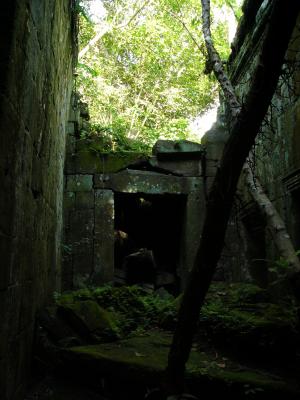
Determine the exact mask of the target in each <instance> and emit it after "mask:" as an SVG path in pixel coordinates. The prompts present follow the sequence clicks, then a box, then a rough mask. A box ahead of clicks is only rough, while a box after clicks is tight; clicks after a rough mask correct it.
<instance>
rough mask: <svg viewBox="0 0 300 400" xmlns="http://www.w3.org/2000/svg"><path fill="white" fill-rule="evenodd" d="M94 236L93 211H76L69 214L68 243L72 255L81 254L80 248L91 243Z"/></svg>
mask: <svg viewBox="0 0 300 400" xmlns="http://www.w3.org/2000/svg"><path fill="white" fill-rule="evenodd" d="M93 235H94V211H93V210H76V211H74V212H71V214H70V231H69V234H68V237H69V243H70V244H71V245H72V253H73V254H81V250H80V248H81V246H82V245H85V244H89V243H91V241H92V240H93Z"/></svg>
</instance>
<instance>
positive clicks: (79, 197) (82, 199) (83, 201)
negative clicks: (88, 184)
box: [76, 191, 95, 210]
mask: <svg viewBox="0 0 300 400" xmlns="http://www.w3.org/2000/svg"><path fill="white" fill-rule="evenodd" d="M94 207H95V199H94V191H91V192H77V193H76V209H77V210H79V209H83V210H86V209H92V208H94Z"/></svg>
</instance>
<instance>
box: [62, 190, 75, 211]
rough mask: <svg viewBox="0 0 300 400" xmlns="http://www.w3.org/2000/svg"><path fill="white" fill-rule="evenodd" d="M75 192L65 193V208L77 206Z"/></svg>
mask: <svg viewBox="0 0 300 400" xmlns="http://www.w3.org/2000/svg"><path fill="white" fill-rule="evenodd" d="M75 200H76V196H75V192H65V193H64V208H65V209H67V210H73V209H74V208H75Z"/></svg>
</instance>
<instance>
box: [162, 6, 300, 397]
mask: <svg viewBox="0 0 300 400" xmlns="http://www.w3.org/2000/svg"><path fill="white" fill-rule="evenodd" d="M202 2H203V3H209V1H202ZM204 5H205V4H204ZM271 7H272V10H271V14H270V19H269V22H268V26H267V28H266V33H265V36H264V39H263V43H262V48H261V52H260V60H259V63H258V65H257V68H256V69H255V71H254V74H253V78H252V80H251V87H250V89H249V91H248V93H247V95H246V98H245V101H244V105H243V108H242V110H241V111H240V112H239V113H238V115H237V116H235V117H234V118H233V121H232V123H231V129H230V135H229V139H228V141H227V143H226V145H225V148H224V152H223V156H222V158H221V161H220V168H219V169H218V171H217V174H216V176H215V179H214V182H213V184H212V187H211V190H210V193H209V195H208V202H207V209H206V216H205V221H204V226H203V231H202V236H201V240H200V244H199V247H198V250H197V254H196V259H195V264H194V266H193V269H192V271H191V272H190V276H189V280H188V282H187V286H186V289H185V291H184V294H183V298H182V302H181V307H180V310H179V315H178V324H177V327H176V330H175V333H174V336H173V342H172V345H171V349H170V352H169V358H168V366H167V370H166V390H167V392H168V393H170V394H179V393H182V392H183V389H184V371H185V364H186V362H187V360H188V358H189V354H190V349H191V346H192V340H193V336H194V334H195V332H196V328H197V322H198V319H199V313H200V310H201V307H202V305H203V302H204V298H205V296H206V293H207V291H208V288H209V286H210V283H211V280H212V277H213V275H214V272H215V269H216V265H217V262H218V260H219V258H220V255H221V251H222V248H223V242H224V237H225V232H226V227H227V223H228V219H229V216H230V212H231V208H232V203H233V198H234V194H235V191H236V186H237V182H238V179H239V176H240V173H241V171H242V168H243V165H244V163H245V161H246V158H247V156H248V154H249V151H250V149H251V147H252V145H253V143H254V140H255V137H256V135H257V132H258V131H259V127H260V125H261V123H262V120H263V118H264V116H265V114H266V112H267V109H268V106H269V104H270V102H271V99H272V96H273V94H274V91H275V88H276V85H277V82H278V78H279V75H280V71H281V66H282V64H283V60H284V55H285V52H286V49H287V47H288V43H289V40H290V37H291V34H292V31H293V28H294V26H295V23H296V18H297V16H298V14H299V11H300V2H299V1H290V2H287V1H286V0H272V3H271ZM275 44H276V45H275ZM208 52H209V51H208ZM212 61H213V60H212ZM215 72H216V74H217V71H215ZM231 111H233V110H231ZM233 115H234V112H233Z"/></svg>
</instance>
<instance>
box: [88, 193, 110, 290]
mask: <svg viewBox="0 0 300 400" xmlns="http://www.w3.org/2000/svg"><path fill="white" fill-rule="evenodd" d="M113 277H114V194H113V192H112V191H111V190H96V191H95V242H94V273H93V277H92V281H93V283H94V284H96V285H97V284H101V283H105V282H110V281H112V280H113Z"/></svg>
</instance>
